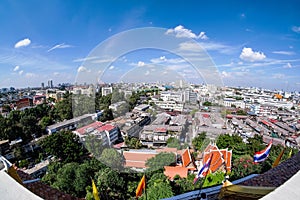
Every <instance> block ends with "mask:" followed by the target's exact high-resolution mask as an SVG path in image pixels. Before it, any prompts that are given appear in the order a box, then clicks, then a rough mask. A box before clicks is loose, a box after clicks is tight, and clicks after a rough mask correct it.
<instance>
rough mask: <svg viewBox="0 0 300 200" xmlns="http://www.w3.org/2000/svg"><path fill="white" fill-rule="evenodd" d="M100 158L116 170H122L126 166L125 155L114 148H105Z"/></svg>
mask: <svg viewBox="0 0 300 200" xmlns="http://www.w3.org/2000/svg"><path fill="white" fill-rule="evenodd" d="M99 160H100V161H101V162H102V163H103V164H105V165H107V166H108V167H110V168H112V169H115V170H122V169H123V168H124V162H125V159H124V156H123V155H122V154H120V153H119V152H118V151H117V150H115V149H112V148H106V149H104V150H103V151H102V154H101V156H100V158H99Z"/></svg>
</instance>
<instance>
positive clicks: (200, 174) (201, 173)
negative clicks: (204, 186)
mask: <svg viewBox="0 0 300 200" xmlns="http://www.w3.org/2000/svg"><path fill="white" fill-rule="evenodd" d="M212 156H213V154H212V155H211V156H210V158H209V159H208V160H207V161H206V163H205V164H204V165H203V166H202V168H201V169H200V170H199V172H198V174H197V176H196V178H195V179H194V184H196V183H197V182H198V180H199V179H200V178H203V177H205V176H206V175H207V174H208V173H209V168H210V163H211V160H212Z"/></svg>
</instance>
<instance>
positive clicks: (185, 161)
mask: <svg viewBox="0 0 300 200" xmlns="http://www.w3.org/2000/svg"><path fill="white" fill-rule="evenodd" d="M181 161H182V166H183V167H186V168H187V169H190V170H196V169H197V168H196V166H195V164H194V161H193V159H192V156H191V153H190V151H189V149H185V150H184V151H183V153H182V154H181Z"/></svg>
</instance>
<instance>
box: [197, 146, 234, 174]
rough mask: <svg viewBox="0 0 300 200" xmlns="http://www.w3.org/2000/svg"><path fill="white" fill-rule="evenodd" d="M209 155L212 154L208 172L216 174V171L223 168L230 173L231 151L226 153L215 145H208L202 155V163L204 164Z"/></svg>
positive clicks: (226, 150)
mask: <svg viewBox="0 0 300 200" xmlns="http://www.w3.org/2000/svg"><path fill="white" fill-rule="evenodd" d="M211 154H213V157H212V161H211V165H210V171H211V172H216V171H217V170H218V169H220V168H222V167H224V169H225V168H226V169H225V170H226V171H231V157H232V151H231V150H230V151H228V149H221V150H219V148H218V147H217V146H216V145H213V144H209V145H208V146H207V147H206V149H205V151H204V153H203V163H206V162H207V160H208V159H209V158H210V156H211Z"/></svg>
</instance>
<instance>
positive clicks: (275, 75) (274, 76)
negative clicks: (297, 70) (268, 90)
mask: <svg viewBox="0 0 300 200" xmlns="http://www.w3.org/2000/svg"><path fill="white" fill-rule="evenodd" d="M272 78H274V79H284V78H285V75H284V74H281V73H276V74H273V75H272Z"/></svg>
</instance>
